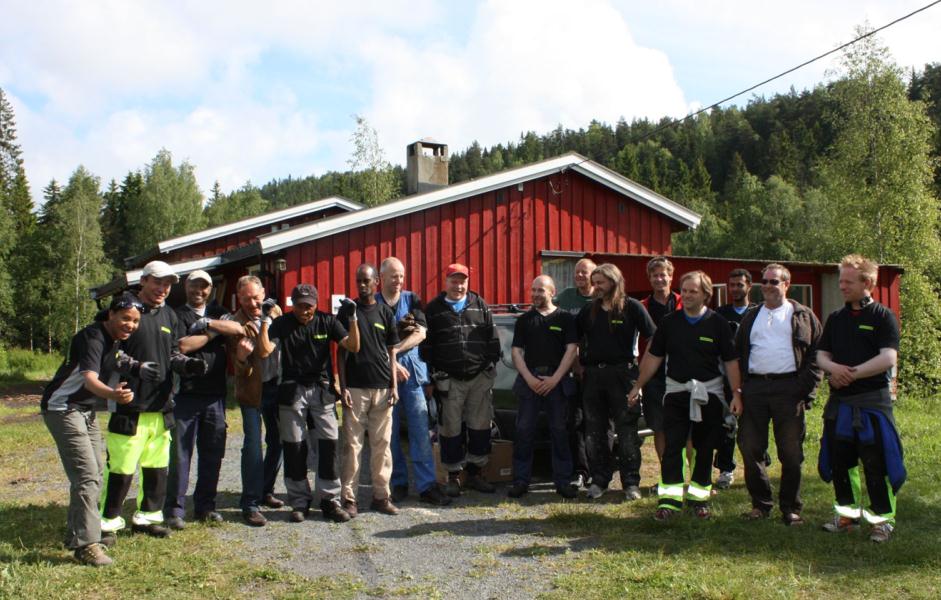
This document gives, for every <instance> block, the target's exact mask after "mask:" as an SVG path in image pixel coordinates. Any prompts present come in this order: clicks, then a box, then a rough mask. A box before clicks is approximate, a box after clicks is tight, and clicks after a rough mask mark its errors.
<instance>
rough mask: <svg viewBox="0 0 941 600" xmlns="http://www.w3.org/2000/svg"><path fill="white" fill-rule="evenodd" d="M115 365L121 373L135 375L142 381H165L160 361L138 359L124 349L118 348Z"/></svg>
mask: <svg viewBox="0 0 941 600" xmlns="http://www.w3.org/2000/svg"><path fill="white" fill-rule="evenodd" d="M115 365H116V366H117V370H118V372H119V373H122V374H124V375H133V376H134V377H137V378H139V379H140V380H141V381H149V382H157V381H163V371H162V369H161V368H160V365H159V364H158V363H155V362H150V361H146V362H140V361H137V360H135V359H134V358H133V357H131V356H130V355H129V354H127V353H126V352H125V351H124V350H118V353H117V354H116V355H115Z"/></svg>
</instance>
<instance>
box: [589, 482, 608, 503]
mask: <svg viewBox="0 0 941 600" xmlns="http://www.w3.org/2000/svg"><path fill="white" fill-rule="evenodd" d="M607 489H608V488H606V487H601V486H600V485H598V484H597V483H593V484H591V485H590V486H589V487H588V494H587V495H588V499H589V500H597V499H598V498H600V497H602V496H604V492H605V490H607Z"/></svg>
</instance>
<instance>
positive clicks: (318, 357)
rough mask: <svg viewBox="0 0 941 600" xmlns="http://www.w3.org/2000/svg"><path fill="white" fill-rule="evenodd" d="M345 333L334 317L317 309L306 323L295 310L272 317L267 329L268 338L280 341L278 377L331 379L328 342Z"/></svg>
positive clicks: (309, 381)
mask: <svg viewBox="0 0 941 600" xmlns="http://www.w3.org/2000/svg"><path fill="white" fill-rule="evenodd" d="M346 335H347V332H346V329H345V328H344V327H343V325H341V324H340V322H339V321H338V320H337V318H336V317H334V316H333V315H330V314H327V313H324V312H320V311H319V310H318V311H316V312H315V313H314V316H313V318H311V320H310V321H308V322H307V325H301V322H300V321H298V320H297V317H295V316H294V313H288V314H285V315H281V316H280V317H278V318H277V319H275V320H274V322H273V323H272V324H271V326H270V327H269V328H268V338H269V340H271V341H272V342H273V341H274V340H280V341H281V380H282V381H284V382H294V381H296V382H298V383H303V384H304V385H312V384H314V383H317V382H318V381H330V380H331V379H332V378H331V376H330V373H331V371H333V367H332V364H333V363H332V362H331V359H330V342H331V341H332V342H339V341H340V340H342V339H343V338H345V337H346Z"/></svg>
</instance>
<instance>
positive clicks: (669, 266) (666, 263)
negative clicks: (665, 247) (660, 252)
mask: <svg viewBox="0 0 941 600" xmlns="http://www.w3.org/2000/svg"><path fill="white" fill-rule="evenodd" d="M659 267H663V268H664V269H666V270H667V275H669V276H671V277H672V276H673V263H671V262H670V259H668V258H667V257H666V256H655V257H653V258H651V259H650V260H649V261H647V276H648V277H649V276H650V275H651V274H652V273H653V272H654V269H657V268H659Z"/></svg>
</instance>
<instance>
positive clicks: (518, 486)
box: [506, 483, 529, 498]
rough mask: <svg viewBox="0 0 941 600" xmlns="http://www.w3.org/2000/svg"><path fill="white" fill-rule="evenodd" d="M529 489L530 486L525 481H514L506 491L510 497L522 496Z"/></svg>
mask: <svg viewBox="0 0 941 600" xmlns="http://www.w3.org/2000/svg"><path fill="white" fill-rule="evenodd" d="M528 491H529V486H528V485H526V484H525V483H514V484H513V486H512V487H511V488H510V489H509V491H508V492H507V493H506V495H507V496H509V497H510V498H522V497H523V496H525V495H526V492H528Z"/></svg>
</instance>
